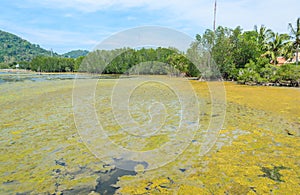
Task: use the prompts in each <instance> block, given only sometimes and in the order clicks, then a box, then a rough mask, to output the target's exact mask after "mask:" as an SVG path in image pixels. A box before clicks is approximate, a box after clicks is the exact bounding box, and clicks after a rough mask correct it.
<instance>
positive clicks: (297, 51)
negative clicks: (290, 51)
mask: <svg viewBox="0 0 300 195" xmlns="http://www.w3.org/2000/svg"><path fill="white" fill-rule="evenodd" d="M298 53H299V44H297V49H296V65H298V61H299V59H298V56H299V54H298Z"/></svg>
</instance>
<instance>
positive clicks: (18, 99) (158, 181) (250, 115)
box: [0, 78, 300, 194]
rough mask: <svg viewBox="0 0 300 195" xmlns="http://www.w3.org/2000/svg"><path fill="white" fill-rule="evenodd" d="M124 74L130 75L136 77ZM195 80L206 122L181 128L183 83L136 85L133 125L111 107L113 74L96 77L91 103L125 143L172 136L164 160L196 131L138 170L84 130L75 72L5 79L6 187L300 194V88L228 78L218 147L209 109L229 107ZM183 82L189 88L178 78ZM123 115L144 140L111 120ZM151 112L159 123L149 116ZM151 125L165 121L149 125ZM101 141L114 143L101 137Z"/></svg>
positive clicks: (11, 190)
mask: <svg viewBox="0 0 300 195" xmlns="http://www.w3.org/2000/svg"><path fill="white" fill-rule="evenodd" d="M120 80H121V81H119V82H122V84H123V85H126V84H128V85H129V84H130V79H126V78H123V79H120ZM170 80H171V81H172V78H170ZM90 82H91V83H94V80H89V79H86V81H85V82H82V83H80V84H79V85H78V86H77V90H78V91H79V92H81V93H82V94H84V93H88V92H86V91H85V90H86V89H87V87H88V86H89V85H90ZM176 82H178V79H177V81H176ZM188 82H189V83H190V84H191V86H192V88H193V90H194V91H195V94H196V98H197V99H198V101H199V113H198V114H199V116H197V118H199V128H198V129H196V131H194V132H190V131H186V134H184V132H183V133H182V132H181V133H177V132H176V131H175V130H176V127H178V126H180V125H179V123H181V121H180V117H181V109H182V107H180V105H181V102H180V101H179V100H178V99H176V97H177V96H178V94H177V92H176V91H174V90H173V91H172V90H170V89H169V86H168V85H163V84H162V83H159V82H152V83H151V82H149V83H146V84H144V85H141V86H140V87H139V88H136V89H134V91H133V92H132V93H131V94H132V95H131V96H130V100H129V101H128V108H129V111H130V116H131V117H132V119H134V120H135V122H136V123H137V125H136V126H138V127H139V126H141V127H143V129H141V128H140V129H139V128H134V127H135V126H134V125H133V126H130V125H128V126H126V125H127V124H125V122H126V121H121V119H122V116H123V115H124V114H123V113H122V112H117V113H116V112H114V105H112V104H113V103H114V102H115V101H119V99H113V100H111V96H110V93H109V91H110V90H111V89H112V88H113V87H114V85H115V80H114V79H103V80H99V81H98V82H97V83H96V86H95V93H94V96H93V97H91V101H93V102H92V103H91V105H93V108H92V109H94V110H95V112H94V113H95V116H96V118H97V120H98V121H99V123H101V125H102V128H103V129H104V130H105V131H106V132H107V134H106V136H107V137H106V138H107V139H109V140H110V141H111V142H112V143H114V144H116V145H118V146H121V147H122V148H127V149H128V150H134V151H153V150H155V148H160V147H162V146H164V145H165V144H166V145H168V143H169V142H172V143H173V145H168V147H169V150H164V151H162V152H165V153H162V154H161V155H160V156H158V157H157V156H156V157H155V161H162V162H163V161H164V160H165V159H166V158H168V157H169V156H168V154H167V153H166V151H172V152H174V149H175V148H176V150H177V146H178V144H180V143H181V142H183V141H187V140H186V139H185V138H186V137H189V136H190V133H193V136H192V138H191V140H189V141H190V142H189V144H188V145H187V146H186V147H185V148H184V150H181V149H180V148H179V149H178V150H179V151H180V152H178V155H177V156H176V158H174V159H173V160H168V161H167V162H166V163H164V164H158V165H159V166H157V167H156V168H155V167H154V168H152V169H149V170H147V166H149V167H151V162H150V161H151V159H149V162H147V161H146V160H145V161H143V162H140V165H143V166H144V167H141V170H138V169H136V170H135V171H136V172H135V171H133V170H121V169H120V167H118V166H117V165H112V164H110V163H107V161H105V160H103V161H102V160H101V157H99V156H95V153H94V152H93V148H90V147H89V143H87V141H86V140H85V139H84V136H87V135H83V134H82V133H83V132H82V131H78V128H79V125H80V124H76V123H80V119H76V116H75V117H74V115H76V112H77V111H76V110H74V106H73V105H74V99H73V98H74V94H73V88H74V81H72V80H53V81H47V82H31V81H24V82H16V83H4V84H1V85H0V92H1V96H0V109H1V110H0V129H1V138H0V151H1V155H0V194H17V193H28V194H62V193H63V194H89V193H91V194H112V193H116V194H299V193H300V177H299V175H300V168H299V167H300V152H299V151H300V89H299V88H279V87H260V86H243V85H237V84H234V83H229V82H228V83H227V82H225V83H224V88H225V90H226V110H224V113H225V114H226V115H225V121H224V123H223V127H222V128H221V129H220V131H218V134H217V140H216V142H215V143H214V145H213V147H212V148H211V150H210V151H208V152H207V153H205V154H200V153H199V150H200V148H201V144H203V143H204V141H203V139H205V138H204V137H203V135H204V133H205V130H206V129H207V128H208V126H209V122H210V121H211V118H218V117H223V116H218V115H212V114H211V112H212V108H211V105H212V104H213V102H212V98H211V96H210V91H209V88H208V86H209V85H208V84H207V83H206V82H199V81H188ZM177 87H178V88H179V89H177V90H178V91H181V92H182V93H187V92H185V90H186V89H185V88H184V87H182V88H181V85H177ZM186 95H187V94H186ZM191 95H193V94H191ZM118 98H122V97H120V96H118ZM152 99H154V100H155V102H152V103H153V105H154V106H153V107H150V108H149V107H148V106H147V102H151V100H152ZM157 102H158V103H157ZM159 102H160V103H162V104H164V105H161V104H160V103H159ZM156 103H157V104H156ZM188 105H189V104H187V106H188ZM85 109H89V108H85ZM90 109H91V108H90ZM220 109H221V107H220ZM222 109H223V108H222ZM83 112H84V110H82V112H81V113H83ZM149 112H150V114H149ZM151 113H152V114H151ZM161 113H163V115H160V114H161ZM172 113H174V115H172ZM83 114H84V113H83ZM191 114H192V115H194V114H195V113H193V112H191ZM118 117H119V118H120V121H119V122H120V123H122V122H123V123H124V125H125V126H126V127H127V128H132V129H133V130H132V132H131V133H132V134H133V135H136V134H139V133H140V132H142V133H143V135H147V136H144V137H143V139H142V140H143V141H141V139H137V137H139V136H129V135H128V133H126V132H127V131H124V129H122V125H120V124H117V123H116V121H114V119H116V118H118ZM124 117H125V116H124ZM145 121H146V122H145ZM147 121H156V122H157V123H155V124H160V125H158V126H155V125H154V126H151V125H150V126H149V125H148V123H147ZM76 125H77V126H76ZM89 125H90V126H91V127H93V126H94V125H97V124H89ZM187 125H188V124H187ZM87 128H88V127H87ZM151 128H156V129H162V130H161V131H151V132H150V133H149V131H150V129H151ZM176 133H177V134H176ZM175 134H176V136H174V135H175ZM187 134H189V135H187ZM90 136H91V137H93V135H90ZM91 141H94V140H91ZM99 146H101V147H102V149H103V151H105V152H106V153H109V152H110V146H109V145H107V146H106V145H105V143H104V142H103V139H100V138H99ZM97 149H99V148H97ZM100 149H101V148H100ZM175 153H176V151H175ZM115 155H117V154H115ZM159 158H161V159H159ZM120 159H121V158H120ZM145 159H147V158H145ZM116 161H118V159H117V160H116ZM137 161H138V159H136V161H132V162H137ZM137 164H138V163H137ZM135 168H137V167H135ZM143 169H146V170H143Z"/></svg>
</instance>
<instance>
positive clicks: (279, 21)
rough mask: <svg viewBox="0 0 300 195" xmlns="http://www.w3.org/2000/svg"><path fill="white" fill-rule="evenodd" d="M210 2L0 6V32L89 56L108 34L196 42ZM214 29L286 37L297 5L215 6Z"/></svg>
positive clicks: (16, 2) (106, 0)
mask: <svg viewBox="0 0 300 195" xmlns="http://www.w3.org/2000/svg"><path fill="white" fill-rule="evenodd" d="M213 5H214V0H185V1H183V0H172V1H163V0H151V1H150V0H70V1H69V0H39V1H38V0H2V1H1V3H0V10H1V14H0V29H1V30H4V31H8V32H11V33H14V34H16V35H18V36H20V37H22V38H24V39H27V40H29V41H30V42H32V43H36V44H39V45H40V46H41V47H43V48H45V49H51V48H52V49H53V50H54V51H55V52H58V53H64V52H67V51H69V50H73V49H87V50H92V49H93V48H94V47H95V46H96V45H97V44H98V43H100V42H101V41H103V40H104V39H106V38H108V37H110V36H111V35H112V34H115V33H117V32H120V31H123V30H127V29H130V28H134V27H139V26H145V25H155V26H162V27H167V28H171V29H175V30H177V31H180V32H183V33H186V34H188V35H189V36H191V37H195V35H196V34H197V33H203V32H204V30H205V29H207V28H212V21H213ZM217 5H218V7H217V25H222V26H227V27H231V28H234V27H236V26H237V25H240V26H241V27H242V28H243V29H244V30H252V29H253V26H254V25H258V26H260V25H261V24H264V25H265V26H267V27H268V28H271V29H272V30H274V31H277V32H280V33H284V32H285V33H287V32H288V29H287V26H288V23H289V22H292V23H295V22H296V19H297V18H298V17H300V14H299V13H300V11H299V7H300V1H299V0H285V1H282V0H218V1H217Z"/></svg>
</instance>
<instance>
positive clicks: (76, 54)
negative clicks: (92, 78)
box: [62, 49, 89, 58]
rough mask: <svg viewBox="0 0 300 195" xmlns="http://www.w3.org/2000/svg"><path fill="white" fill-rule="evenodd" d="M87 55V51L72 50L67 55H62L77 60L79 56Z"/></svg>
mask: <svg viewBox="0 0 300 195" xmlns="http://www.w3.org/2000/svg"><path fill="white" fill-rule="evenodd" d="M88 53H89V51H87V50H80V49H79V50H73V51H70V52H68V53H65V54H62V56H63V57H66V58H78V57H81V56H86V55H87V54H88Z"/></svg>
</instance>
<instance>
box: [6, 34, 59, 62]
mask: <svg viewBox="0 0 300 195" xmlns="http://www.w3.org/2000/svg"><path fill="white" fill-rule="evenodd" d="M0 43H1V44H0V63H1V62H5V63H13V62H20V61H30V60H32V59H33V58H34V57H35V56H38V55H43V56H50V55H51V51H48V50H45V49H43V48H41V47H40V46H39V45H36V44H32V43H30V42H28V41H26V40H24V39H22V38H20V37H18V36H16V35H13V34H11V33H8V32H4V31H1V30H0ZM53 55H57V54H53Z"/></svg>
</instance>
